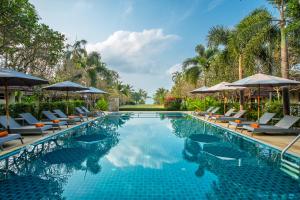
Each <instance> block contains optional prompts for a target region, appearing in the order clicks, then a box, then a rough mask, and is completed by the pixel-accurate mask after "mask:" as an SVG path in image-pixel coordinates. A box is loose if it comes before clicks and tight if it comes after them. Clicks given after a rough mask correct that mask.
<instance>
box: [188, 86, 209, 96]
mask: <svg viewBox="0 0 300 200" xmlns="http://www.w3.org/2000/svg"><path fill="white" fill-rule="evenodd" d="M207 88H208V87H206V86H202V87H200V88H197V89H195V90H193V91H191V93H192V94H197V93H205V90H206V89H207Z"/></svg>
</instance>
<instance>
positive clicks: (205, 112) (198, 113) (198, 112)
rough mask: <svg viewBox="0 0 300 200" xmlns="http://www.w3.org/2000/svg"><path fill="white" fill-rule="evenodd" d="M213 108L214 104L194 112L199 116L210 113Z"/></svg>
mask: <svg viewBox="0 0 300 200" xmlns="http://www.w3.org/2000/svg"><path fill="white" fill-rule="evenodd" d="M214 108H215V107H214V106H211V107H209V108H208V109H207V110H206V111H203V112H201V111H195V112H194V114H196V115H199V116H204V115H206V114H208V113H210V112H211V111H212V110H213V109H214Z"/></svg>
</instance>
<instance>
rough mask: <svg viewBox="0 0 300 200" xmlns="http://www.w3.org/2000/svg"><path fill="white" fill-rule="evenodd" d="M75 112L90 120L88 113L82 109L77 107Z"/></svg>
mask: <svg viewBox="0 0 300 200" xmlns="http://www.w3.org/2000/svg"><path fill="white" fill-rule="evenodd" d="M75 111H76V112H77V113H78V114H80V115H82V116H85V117H86V118H87V119H88V115H87V113H86V112H84V111H83V110H82V109H81V108H79V107H75Z"/></svg>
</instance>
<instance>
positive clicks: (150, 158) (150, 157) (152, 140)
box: [106, 119, 178, 169]
mask: <svg viewBox="0 0 300 200" xmlns="http://www.w3.org/2000/svg"><path fill="white" fill-rule="evenodd" d="M141 121H143V126H138V123H141ZM145 129H147V130H145ZM120 135H121V142H120V143H119V144H118V145H117V146H116V147H115V148H114V149H112V151H111V152H110V154H109V155H107V156H106V157H107V159H108V160H109V161H110V162H111V163H112V164H113V165H114V166H116V167H129V166H142V167H144V168H154V169H160V168H162V166H163V164H166V163H168V164H171V163H175V162H176V161H177V160H178V159H177V156H176V152H175V151H174V150H173V149H172V148H171V147H172V146H173V145H176V144H178V140H170V135H169V130H168V128H167V127H166V126H165V122H162V121H161V122H159V121H157V122H156V123H152V122H150V121H149V120H148V119H138V120H132V121H130V122H128V123H127V124H126V127H124V129H122V130H120Z"/></svg>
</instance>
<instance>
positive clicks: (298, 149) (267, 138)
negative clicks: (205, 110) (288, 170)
mask: <svg viewBox="0 0 300 200" xmlns="http://www.w3.org/2000/svg"><path fill="white" fill-rule="evenodd" d="M197 118H199V119H201V120H204V121H207V120H206V119H204V117H199V116H197ZM209 122H210V121H209ZM210 123H215V122H210ZM215 124H217V125H220V126H222V127H225V128H228V127H227V125H228V124H227V123H221V122H217V123H215ZM229 129H231V130H234V127H232V126H230V127H229ZM235 132H238V133H239V134H241V135H244V136H247V137H249V138H254V139H256V140H259V141H262V142H264V143H266V144H268V145H271V146H274V147H276V148H278V149H280V150H282V149H284V148H285V147H286V146H287V145H288V144H289V143H290V142H291V141H292V140H293V139H294V138H295V137H296V136H297V135H267V134H254V135H253V136H251V134H250V132H247V131H243V133H242V132H241V131H240V130H236V131H235ZM289 152H291V153H294V154H297V155H298V156H300V140H298V142H296V143H295V144H294V145H293V146H292V147H291V148H290V150H289Z"/></svg>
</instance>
